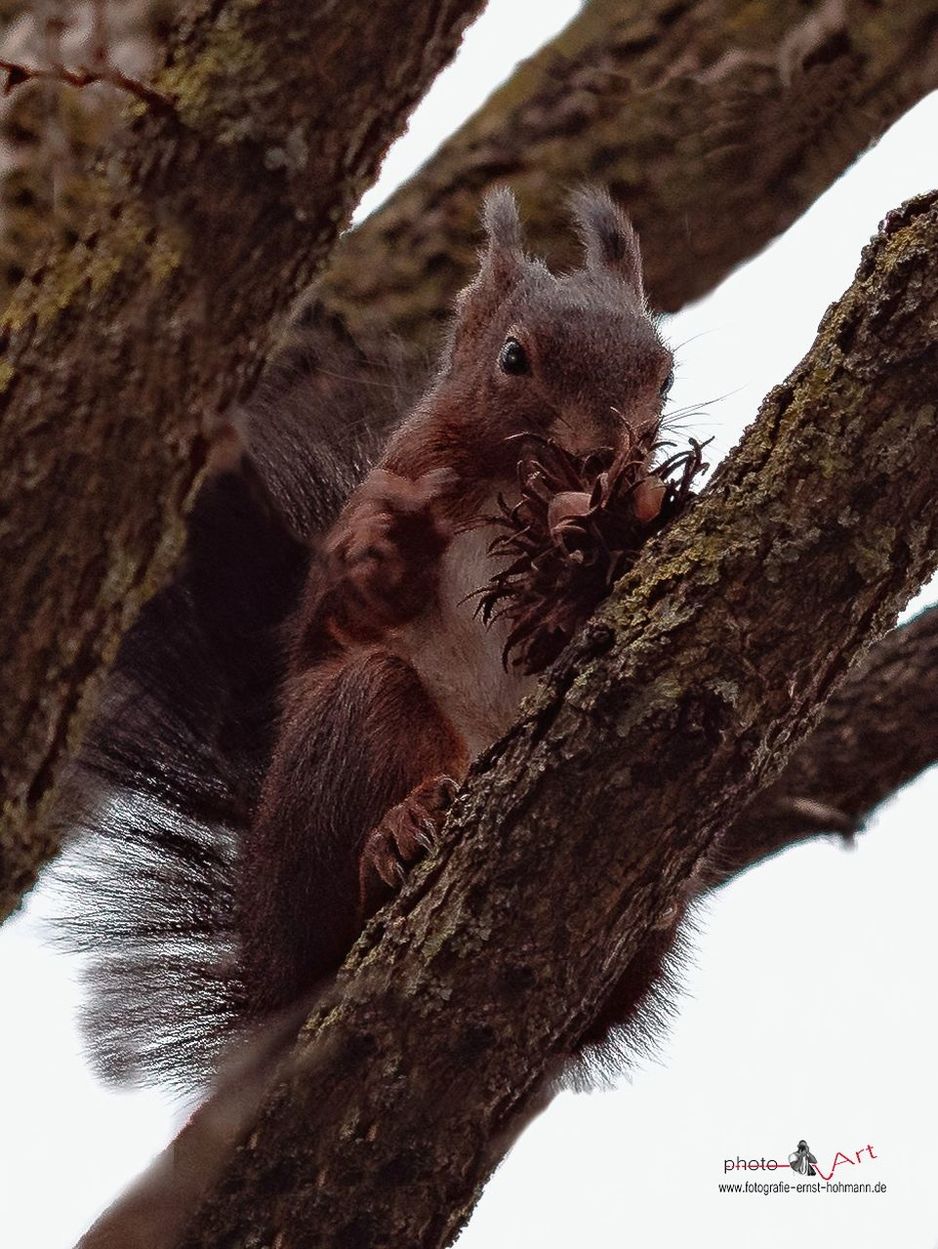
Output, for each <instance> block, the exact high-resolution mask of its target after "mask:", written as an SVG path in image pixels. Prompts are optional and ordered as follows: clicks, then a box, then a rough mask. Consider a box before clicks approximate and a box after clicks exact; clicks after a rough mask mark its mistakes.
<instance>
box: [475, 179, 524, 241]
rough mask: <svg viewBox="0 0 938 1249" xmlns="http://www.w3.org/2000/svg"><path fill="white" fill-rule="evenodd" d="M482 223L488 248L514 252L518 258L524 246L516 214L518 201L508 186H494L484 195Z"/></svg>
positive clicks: (519, 219)
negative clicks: (486, 236) (487, 240)
mask: <svg viewBox="0 0 938 1249" xmlns="http://www.w3.org/2000/svg"><path fill="white" fill-rule="evenodd" d="M482 224H483V225H484V226H485V232H486V234H487V235H488V239H489V247H490V249H492V250H498V251H504V252H515V253H517V254H518V257H519V259H520V256H521V253H522V250H523V247H524V238H523V236H522V232H521V217H520V216H519V214H518V201H517V200H516V199H515V197H514V195H512V193H511V191H510V190H509V189H508V187H506V186H498V187H495V188H494V189H493V190H491V191H489V193H488V194H487V195H486V197H485V204H484V206H483V209H482Z"/></svg>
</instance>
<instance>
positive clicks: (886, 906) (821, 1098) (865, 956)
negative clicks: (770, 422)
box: [0, 0, 938, 1249]
mask: <svg viewBox="0 0 938 1249" xmlns="http://www.w3.org/2000/svg"><path fill="white" fill-rule="evenodd" d="M576 8H577V4H576V3H575V2H574V0H540V2H539V4H538V5H537V6H533V5H519V4H514V3H512V2H511V0H490V4H489V8H488V10H487V12H486V14H485V15H484V16H483V17H482V18H481V19H480V20H479V22H478V23H477V24H476V26H475V27H474V28H473V29H472V30H471V31H470V32H469V35H468V36H467V39H466V41H465V44H464V47H463V50H462V52H461V54H460V56H459V58H458V59H457V61H456V62H455V63H454V65H453V66H452V67H451V68H450V69H449V70H448V71H447V72H446V73H445V74H444V75H442V76H441V78H440V79H439V80H438V82H437V84H436V85H435V86H434V88H433V90H432V91H431V92H430V94H429V95H428V96H427V98H426V100H425V101H424V102H423V104H422V105H421V107H420V109H419V110H418V112H417V113H416V114H415V117H414V119H413V122H412V125H411V129H410V132H409V134H408V135H406V136H405V137H404V138H403V139H402V140H401V141H400V143H399V144H398V145H397V146H396V147H395V149H394V150H393V151H392V152H391V154H390V155H389V157H388V160H387V162H386V164H385V169H384V171H383V174H382V178H381V181H380V183H379V185H378V186H377V187H376V188H375V189H374V190H373V191H372V192H371V193H370V194H369V195H368V196H367V197H366V205H365V207H367V209H369V210H370V209H371V208H374V207H375V206H376V205H377V204H378V203H380V201H381V199H382V198H383V197H384V196H385V195H386V194H388V192H389V191H390V190H391V189H393V186H394V185H396V184H397V183H398V182H399V181H401V180H402V179H403V178H405V177H406V176H408V174H409V173H410V172H411V171H412V170H413V169H414V168H415V167H416V166H417V165H419V164H420V163H422V161H423V160H425V159H426V158H427V156H428V155H430V153H431V152H432V151H433V149H434V148H435V146H436V145H437V144H438V143H439V142H440V141H441V140H442V139H444V138H445V137H446V136H447V135H448V134H450V133H451V132H452V130H453V129H454V128H455V127H456V126H457V125H458V124H459V123H460V122H461V121H462V120H463V119H464V118H465V117H466V116H467V115H468V114H469V113H471V112H472V111H473V110H474V109H475V108H476V107H477V106H478V104H480V103H481V102H482V100H483V99H484V98H485V96H486V95H487V94H488V93H489V91H490V90H491V89H492V87H493V86H495V85H496V83H497V82H498V81H499V80H501V79H502V78H504V77H505V75H506V74H507V73H508V72H510V70H511V67H512V65H513V64H514V62H515V61H516V60H517V59H519V58H520V57H522V56H524V55H527V54H528V52H530V51H532V50H534V48H536V47H537V46H538V45H539V44H540V43H541V42H543V41H544V40H545V39H546V38H548V37H549V36H550V35H551V34H552V33H553V32H554V31H555V30H556V29H558V28H559V27H560V26H561V25H563V24H564V22H565V21H567V20H568V19H569V17H571V16H572V15H573V13H574V12H575V10H576ZM936 134H938V95H934V96H932V97H930V98H929V99H928V100H926V101H924V102H923V103H922V104H921V105H919V107H918V108H917V109H915V110H914V111H913V112H912V113H910V114H909V115H908V116H907V117H905V118H904V119H903V120H902V121H901V122H900V123H899V124H898V125H896V126H895V127H894V128H893V130H892V131H891V132H890V133H889V134H888V135H887V136H886V137H885V138H884V139H883V141H882V142H881V143H880V144H879V145H878V146H877V147H876V148H874V149H873V150H872V151H870V152H869V153H867V154H866V155H865V156H864V157H863V159H862V160H861V161H860V162H859V163H858V164H857V165H856V167H855V168H854V169H852V170H851V171H850V172H849V173H848V174H847V175H846V176H845V177H844V178H842V179H841V180H840V182H839V183H838V184H837V185H836V186H835V187H833V188H832V189H831V190H830V191H829V192H828V193H827V194H826V195H825V196H824V197H823V198H822V199H821V200H820V201H819V202H818V203H817V204H816V205H815V206H814V207H813V208H812V209H811V210H810V212H809V213H808V214H807V215H806V216H805V217H804V218H803V219H802V220H801V221H799V222H798V223H797V224H796V225H795V226H794V227H793V228H792V229H791V230H790V231H789V232H788V233H787V234H786V235H785V236H784V237H783V238H782V239H780V240H778V242H777V243H775V244H774V245H773V246H772V247H770V248H769V249H767V250H766V251H765V252H764V253H763V254H762V255H761V256H759V257H758V258H757V259H756V260H754V261H753V262H752V263H750V264H749V265H747V266H745V267H744V268H743V269H742V270H740V271H739V272H738V273H736V274H734V275H733V276H732V277H731V278H729V279H728V280H727V281H726V282H725V283H724V284H723V285H722V286H721V287H720V288H719V290H717V291H716V292H715V293H714V294H713V295H712V296H710V297H709V298H707V299H705V300H703V301H701V302H700V303H699V304H698V305H696V306H695V307H693V308H690V309H688V310H687V311H686V312H683V313H681V314H680V315H679V316H677V317H674V318H673V319H672V320H671V321H670V323H669V326H668V333H669V334H670V337H671V341H672V342H673V343H675V344H681V343H683V344H685V345H684V346H682V347H681V348H680V352H679V370H678V379H677V383H676V385H675V389H674V396H673V404H674V406H675V407H683V406H685V405H686V404H692V403H699V402H700V401H702V400H707V399H711V398H713V397H715V396H721V395H726V396H728V397H727V398H725V399H723V400H722V401H721V402H719V403H716V404H713V405H712V406H711V407H710V408H708V409H707V415H706V417H705V418H701V419H699V420H697V421H695V422H694V424H693V425H692V426H690V427H689V432H696V433H699V434H702V435H709V434H711V433H712V434H715V435H716V439H717V443H716V445H717V447H718V448H719V453H723V452H724V451H725V450H726V449H727V448H728V447H729V446H731V445H732V443H733V442H734V441H736V439H737V438H738V436H739V433H740V431H741V429H742V427H743V425H744V424H745V423H746V422H747V421H748V420H749V419H751V417H752V415H753V414H754V412H755V410H756V407H757V405H758V402H759V400H760V399H761V397H762V395H763V394H764V393H765V392H766V391H767V390H768V389H769V388H770V387H771V386H772V385H773V384H775V383H776V382H778V381H780V380H781V379H782V378H783V377H784V375H785V374H786V372H787V371H788V370H789V369H790V368H791V366H792V365H793V364H795V363H796V361H797V360H798V359H799V358H800V356H801V355H802V354H803V352H804V350H805V349H806V348H807V346H808V345H809V343H810V342H811V340H812V338H813V336H814V331H815V328H816V325H817V323H818V321H819V320H820V317H821V315H822V314H823V312H824V309H825V308H826V307H827V305H828V304H829V303H830V302H831V301H832V300H834V299H836V298H837V297H838V296H839V295H840V294H841V292H842V291H843V289H844V287H845V286H847V285H848V283H849V282H850V280H851V277H852V275H853V272H854V269H855V268H856V264H857V260H858V257H859V253H860V249H861V247H862V246H863V244H864V243H865V242H866V240H867V239H868V238H869V236H870V235H871V234H872V233H873V231H874V230H875V228H876V224H877V222H878V221H879V219H880V218H881V217H882V216H883V215H884V213H885V212H886V211H888V209H890V208H892V207H894V206H895V205H897V204H898V203H900V202H901V201H902V200H903V199H905V198H907V197H908V196H909V195H911V194H913V193H915V192H918V191H924V190H929V189H931V188H932V187H933V186H934V185H935V184H936V183H938V155H936V147H935V138H934V137H935V135H936ZM920 601H921V602H922V603H925V602H934V601H938V588H933V589H932V590H931V591H929V592H926V594H925V595H924V596H922V598H921V600H920ZM936 805H938V770H934V769H933V770H932V771H931V772H930V773H929V774H928V775H927V776H925V777H924V778H922V779H921V780H920V781H919V782H918V783H916V784H914V785H912V786H909V787H908V788H907V789H906V790H905V791H904V792H903V793H901V794H900V795H898V796H897V797H896V798H894V799H893V800H892V801H891V802H890V803H888V804H887V805H886V806H885V807H884V808H883V809H882V810H881V811H880V812H879V813H878V814H877V816H876V818H875V819H874V820H873V821H872V824H871V828H870V831H869V832H868V833H867V834H866V835H864V836H863V837H862V838H861V840H860V841H859V844H858V846H857V848H856V849H855V850H854V851H852V852H846V851H843V850H842V849H840V848H839V847H836V846H832V845H828V844H820V843H818V844H811V845H808V846H803V847H800V848H798V849H796V850H793V851H790V852H788V853H787V854H786V855H784V856H783V857H782V858H780V859H777V860H776V861H775V862H774V863H772V864H771V865H769V866H764V867H761V868H758V869H757V870H755V871H752V872H750V873H748V874H747V875H746V876H744V877H743V878H741V879H739V880H737V881H735V882H734V883H733V884H732V885H730V886H729V887H727V888H725V889H724V890H723V891H722V892H720V893H719V894H718V895H717V896H716V897H714V898H712V899H711V900H710V901H709V902H708V903H707V904H706V907H705V909H704V910H703V912H702V914H701V917H700V919H699V924H698V932H697V935H696V937H695V939H694V945H695V948H696V955H695V958H694V961H693V964H692V965H690V966H688V968H687V971H686V977H685V979H686V987H687V993H686V997H685V998H684V1000H683V1002H682V1006H681V1011H680V1015H679V1018H678V1020H677V1022H676V1023H675V1024H674V1025H673V1026H672V1028H671V1029H670V1032H669V1034H668V1035H667V1036H666V1037H665V1038H664V1039H663V1040H662V1044H661V1048H660V1054H659V1056H658V1059H657V1060H656V1061H655V1062H646V1063H643V1064H642V1065H641V1066H640V1067H639V1068H638V1070H637V1072H636V1074H635V1076H634V1078H633V1080H632V1082H631V1083H629V1082H626V1081H625V1080H623V1081H622V1083H621V1085H620V1087H618V1088H617V1089H616V1090H615V1091H613V1092H605V1093H598V1094H592V1095H589V1096H583V1095H579V1096H574V1095H571V1094H564V1095H562V1096H561V1097H560V1098H558V1099H557V1100H556V1101H555V1102H554V1104H553V1105H552V1106H551V1107H550V1109H549V1110H548V1111H547V1112H546V1113H545V1114H544V1115H542V1116H541V1118H540V1119H539V1120H537V1121H536V1122H535V1123H534V1124H533V1125H532V1126H531V1127H530V1128H529V1129H528V1130H527V1132H526V1133H525V1134H524V1136H523V1137H522V1138H521V1140H520V1141H519V1142H518V1144H517V1145H516V1146H515V1148H514V1150H513V1151H512V1153H511V1155H510V1156H509V1158H508V1159H507V1161H506V1162H505V1163H504V1164H503V1165H502V1167H501V1168H500V1170H499V1171H498V1172H497V1174H496V1175H495V1177H494V1179H493V1180H492V1181H491V1183H490V1184H489V1186H488V1188H487V1190H486V1192H485V1194H484V1196H483V1198H482V1201H481V1203H480V1205H479V1207H478V1209H477V1211H476V1213H475V1215H474V1217H473V1219H472V1221H471V1223H470V1225H469V1227H468V1228H467V1230H466V1231H465V1232H464V1234H463V1236H462V1238H461V1240H460V1249H554V1247H555V1246H556V1247H558V1249H559V1247H560V1246H568V1245H570V1244H578V1245H579V1244H584V1245H589V1246H591V1249H617V1247H619V1246H623V1247H624V1246H625V1245H627V1244H639V1245H644V1244H654V1245H655V1246H657V1247H658V1249H687V1246H688V1245H690V1244H695V1243H699V1242H700V1241H701V1240H703V1241H704V1242H705V1243H711V1242H716V1241H717V1238H718V1239H719V1243H720V1245H721V1247H722V1249H749V1247H750V1246H751V1245H752V1244H754V1243H758V1244H759V1245H760V1249H774V1247H775V1246H778V1247H779V1249H781V1246H783V1245H784V1246H785V1247H786V1249H788V1247H789V1246H790V1245H791V1244H792V1243H797V1244H799V1245H800V1246H802V1247H803V1249H813V1247H814V1246H818V1247H820V1246H822V1245H823V1246H829V1245H835V1246H850V1247H851V1249H874V1247H875V1249H880V1247H881V1246H882V1245H883V1244H884V1243H894V1244H897V1245H902V1246H903V1249H935V1246H936V1245H938V1186H936V1184H935V1174H936V1166H938V1131H936V1128H935V1120H936V1114H935V1110H936V1107H935V1088H934V1075H933V1056H934V1054H935V1053H936V1052H938V1014H936V1012H935V1010H934V1009H933V1007H932V1005H931V995H932V991H933V985H934V970H933V965H934V958H933V954H932V938H933V931H932V929H933V922H932V920H931V916H932V915H933V913H934V884H933V882H934V881H935V880H936V879H938V838H936V836H935V828H934V823H935V819H934V811H935V809H936ZM42 905H43V897H42V893H41V890H40V891H37V892H36V893H35V894H34V896H33V897H32V898H31V899H30V902H29V905H28V906H27V907H26V909H25V911H24V912H23V913H22V914H21V915H19V916H18V917H16V918H15V919H14V920H13V921H11V922H9V923H8V924H6V925H5V926H4V928H2V929H0V1002H2V1003H3V1006H4V1009H5V1017H4V1021H3V1022H4V1026H3V1029H2V1031H0V1072H2V1076H0V1113H2V1126H0V1227H2V1229H3V1232H4V1235H5V1244H8V1245H10V1246H17V1249H19V1247H20V1246H23V1247H24V1249H69V1246H71V1245H73V1244H74V1242H75V1241H76V1240H77V1238H78V1236H79V1235H80V1234H81V1233H82V1231H83V1230H84V1229H85V1228H86V1227H87V1226H88V1224H89V1223H90V1222H91V1220H92V1219H93V1218H94V1216H95V1215H96V1214H97V1213H98V1212H99V1211H100V1210H101V1209H102V1208H103V1207H104V1206H105V1205H106V1204H108V1202H109V1201H110V1199H111V1198H112V1197H113V1196H114V1195H115V1194H116V1193H117V1192H118V1190H120V1189H121V1188H122V1187H123V1186H124V1185H125V1184H126V1183H127V1182H128V1181H129V1180H130V1179H131V1178H132V1177H133V1175H134V1174H135V1173H136V1172H137V1171H139V1170H140V1169H141V1168H142V1167H143V1165H144V1164H145V1163H146V1162H147V1161H148V1160H149V1158H150V1157H151V1156H152V1154H153V1153H155V1152H156V1151H157V1150H158V1149H159V1148H161V1147H162V1145H163V1144H164V1143H165V1142H166V1141H167V1140H168V1139H169V1138H170V1136H171V1135H172V1133H173V1131H174V1128H175V1127H176V1126H177V1125H178V1123H179V1120H180V1117H181V1114H182V1111H181V1110H180V1108H179V1107H176V1108H173V1107H172V1106H171V1104H170V1103H169V1102H168V1101H167V1100H165V1099H164V1098H163V1097H161V1095H159V1094H158V1093H133V1094H130V1093H115V1092H112V1091H105V1090H102V1089H101V1088H99V1087H98V1086H96V1085H95V1084H94V1082H93V1081H92V1079H91V1077H90V1076H89V1075H88V1074H87V1072H86V1070H85V1068H84V1066H83V1064H82V1061H81V1058H80V1047H79V1042H78V1040H77V1037H76V1034H75V1031H74V1026H73V1019H72V1016H73V1010H74V1005H75V1001H76V996H77V995H76V990H75V988H74V985H73V983H72V980H71V978H70V973H71V971H72V969H71V968H70V967H69V966H67V965H66V964H65V962H64V960H63V959H62V958H61V957H59V956H56V955H53V954H52V953H51V952H49V951H48V950H47V949H45V948H44V947H43V945H42V943H41V938H40V936H39V923H38V918H39V916H40V915H41V911H42ZM800 1137H806V1138H807V1140H808V1142H809V1144H810V1146H811V1148H812V1150H813V1151H814V1153H815V1154H816V1155H817V1157H818V1161H819V1163H820V1165H821V1166H822V1167H823V1168H824V1169H825V1171H827V1170H829V1167H830V1163H831V1161H832V1160H833V1158H834V1155H835V1154H836V1152H837V1151H838V1150H841V1151H843V1152H844V1153H847V1152H850V1153H853V1152H854V1151H856V1150H857V1149H860V1148H862V1147H864V1146H866V1145H867V1144H872V1145H873V1148H874V1153H876V1154H877V1155H878V1157H877V1159H876V1160H875V1161H872V1160H869V1159H868V1160H867V1161H866V1163H865V1165H864V1166H862V1167H858V1166H856V1165H854V1167H853V1168H852V1170H853V1172H854V1174H853V1175H851V1174H849V1172H850V1170H851V1168H849V1167H847V1166H841V1167H840V1168H839V1170H838V1172H837V1177H838V1178H847V1179H856V1180H861V1179H866V1180H869V1181H871V1182H875V1181H876V1180H883V1181H885V1182H886V1184H887V1191H886V1193H885V1194H868V1195H854V1194H837V1195H834V1194H831V1193H822V1194H802V1195H796V1194H790V1195H788V1196H771V1197H766V1196H758V1195H727V1194H720V1193H718V1191H717V1184H718V1183H719V1182H720V1181H721V1180H722V1179H723V1160H724V1159H725V1158H729V1157H736V1156H737V1155H739V1154H741V1155H743V1156H744V1157H747V1158H748V1157H761V1156H764V1157H774V1158H777V1159H780V1160H781V1159H784V1158H785V1156H786V1155H787V1154H788V1153H789V1152H790V1151H791V1150H793V1149H794V1148H795V1146H796V1144H797V1141H798V1139H799V1138H800ZM854 1156H855V1155H854ZM845 1173H847V1174H845ZM789 1174H790V1173H789ZM727 1178H729V1179H732V1178H734V1177H733V1176H729V1177H727ZM736 1178H738V1177H736ZM743 1178H745V1177H743ZM754 1178H760V1179H761V1178H765V1177H763V1176H755V1177H754Z"/></svg>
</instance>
